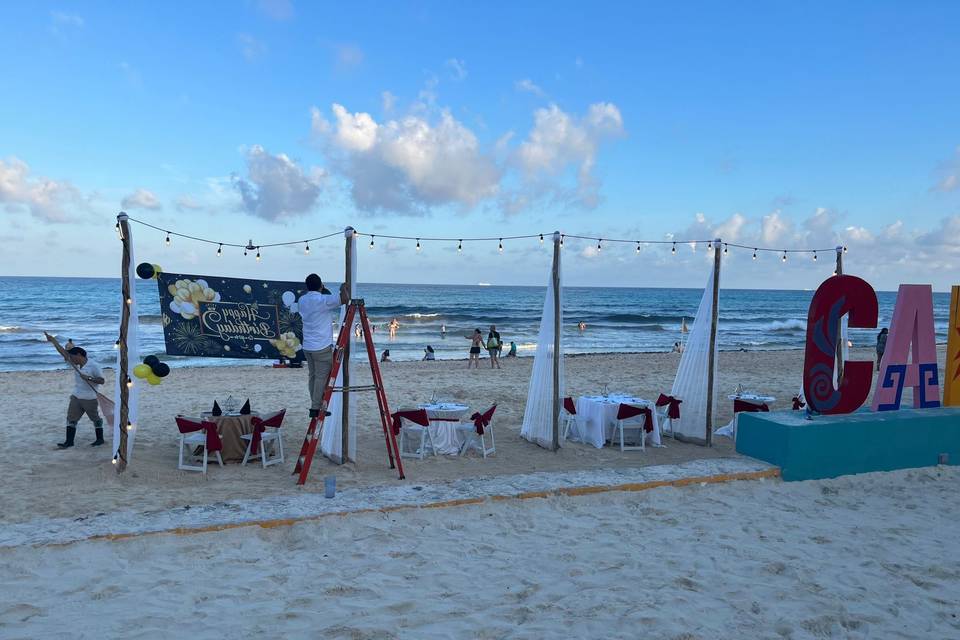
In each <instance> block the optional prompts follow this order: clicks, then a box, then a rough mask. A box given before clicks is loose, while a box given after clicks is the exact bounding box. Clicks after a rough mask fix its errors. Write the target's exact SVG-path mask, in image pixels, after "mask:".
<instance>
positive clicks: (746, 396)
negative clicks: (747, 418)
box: [716, 393, 776, 440]
mask: <svg viewBox="0 0 960 640" xmlns="http://www.w3.org/2000/svg"><path fill="white" fill-rule="evenodd" d="M727 399H728V400H731V401H732V402H733V406H734V410H733V418H731V419H730V422H728V423H727V425H726V426H723V427H720V428H719V429H717V431H716V433H717V435H721V436H727V437H730V438H733V439H734V440H736V439H737V413H738V411H737V410H736V406H737V401H738V400H739V401H740V402H745V403H747V404H750V405H753V406H755V407H760V406H761V405H764V404H765V405H767V406H768V407H769V406H770V404H771V403H772V402H774V401H776V398H774V397H773V396H761V395H758V394H756V393H732V394H730V395H729V396H727ZM759 410H760V409H759V408H758V409H757V411H759Z"/></svg>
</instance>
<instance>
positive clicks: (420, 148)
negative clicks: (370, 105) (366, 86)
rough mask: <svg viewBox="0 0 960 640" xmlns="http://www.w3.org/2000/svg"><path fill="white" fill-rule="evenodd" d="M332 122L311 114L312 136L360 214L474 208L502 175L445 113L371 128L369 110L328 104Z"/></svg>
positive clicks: (470, 135)
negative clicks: (325, 150)
mask: <svg viewBox="0 0 960 640" xmlns="http://www.w3.org/2000/svg"><path fill="white" fill-rule="evenodd" d="M332 112H333V115H334V122H333V123H330V122H328V121H327V120H326V119H325V118H324V117H323V115H322V114H321V112H320V111H319V109H316V108H314V109H313V116H312V121H313V125H312V128H313V133H314V135H315V136H317V137H318V138H319V139H320V140H321V141H322V142H323V143H325V145H326V146H327V148H328V150H329V154H330V156H331V159H332V160H333V164H334V167H335V169H336V170H337V171H338V173H340V174H341V175H343V176H344V177H345V178H347V179H348V180H349V181H350V183H351V195H352V197H353V200H354V203H355V204H356V206H357V207H358V208H359V209H361V210H364V211H394V212H404V213H414V212H420V211H422V210H423V209H425V208H427V207H431V206H438V205H441V206H442V205H459V206H463V207H473V206H475V205H476V204H477V203H479V202H480V201H482V200H484V199H486V198H489V197H491V196H493V195H495V194H496V193H497V190H498V187H499V181H500V177H501V171H500V169H499V168H498V167H497V165H496V163H495V162H494V160H493V158H492V157H491V156H490V155H488V154H486V153H484V152H483V151H482V150H481V148H480V144H479V142H478V140H477V138H476V136H475V135H474V134H473V132H472V131H470V130H469V129H468V128H467V127H465V126H464V125H463V124H461V123H460V122H458V121H457V120H456V119H455V118H454V117H453V116H452V115H451V114H450V113H449V112H448V111H442V112H441V113H440V114H439V117H438V118H437V119H436V120H435V121H432V120H428V119H427V118H426V117H421V116H415V115H408V116H406V117H403V118H399V119H393V120H387V121H385V122H383V123H377V122H376V120H374V118H373V117H372V116H371V115H370V114H368V113H362V112H358V113H350V112H349V111H348V110H347V109H346V108H344V107H343V106H341V105H339V104H334V105H333V106H332Z"/></svg>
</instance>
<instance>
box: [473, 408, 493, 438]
mask: <svg viewBox="0 0 960 640" xmlns="http://www.w3.org/2000/svg"><path fill="white" fill-rule="evenodd" d="M496 410H497V405H493V406H492V407H490V408H489V409H487V410H486V411H485V412H483V413H480V412H479V411H478V412H477V413H474V414H473V415H472V416H470V419H471V420H473V426H474V428H475V429H476V430H477V435H480V436H482V435H483V432H484V429H486V428H487V427H488V426H490V420H492V419H493V412H494V411H496Z"/></svg>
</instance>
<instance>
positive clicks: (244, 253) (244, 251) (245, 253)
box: [243, 247, 247, 255]
mask: <svg viewBox="0 0 960 640" xmlns="http://www.w3.org/2000/svg"><path fill="white" fill-rule="evenodd" d="M243 255H247V248H246V247H244V248H243Z"/></svg>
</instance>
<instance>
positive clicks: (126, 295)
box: [116, 211, 133, 473]
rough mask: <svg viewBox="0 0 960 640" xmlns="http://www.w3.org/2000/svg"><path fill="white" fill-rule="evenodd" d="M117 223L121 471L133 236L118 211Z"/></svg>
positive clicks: (127, 413)
mask: <svg viewBox="0 0 960 640" xmlns="http://www.w3.org/2000/svg"><path fill="white" fill-rule="evenodd" d="M117 223H118V224H119V225H120V242H121V244H122V245H123V255H122V257H121V258H120V295H121V296H122V300H121V302H120V304H121V309H122V310H121V312H120V336H119V338H120V367H119V369H118V370H117V379H118V380H119V381H120V385H119V388H120V399H119V403H120V407H119V425H120V445H119V446H118V447H117V464H116V467H117V473H122V472H123V471H124V470H125V469H126V468H127V425H128V424H130V406H129V401H130V387H128V386H127V381H128V380H130V379H131V378H130V362H129V361H128V358H127V355H128V350H127V327H128V326H129V324H130V311H131V309H130V307H131V306H132V305H131V301H132V300H133V296H132V295H131V291H132V289H133V283H132V282H131V281H130V247H131V246H132V243H133V236H132V234H131V233H130V224H129V222H128V221H127V214H126V213H124V212H122V211H121V212H120V215H118V216H117Z"/></svg>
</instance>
